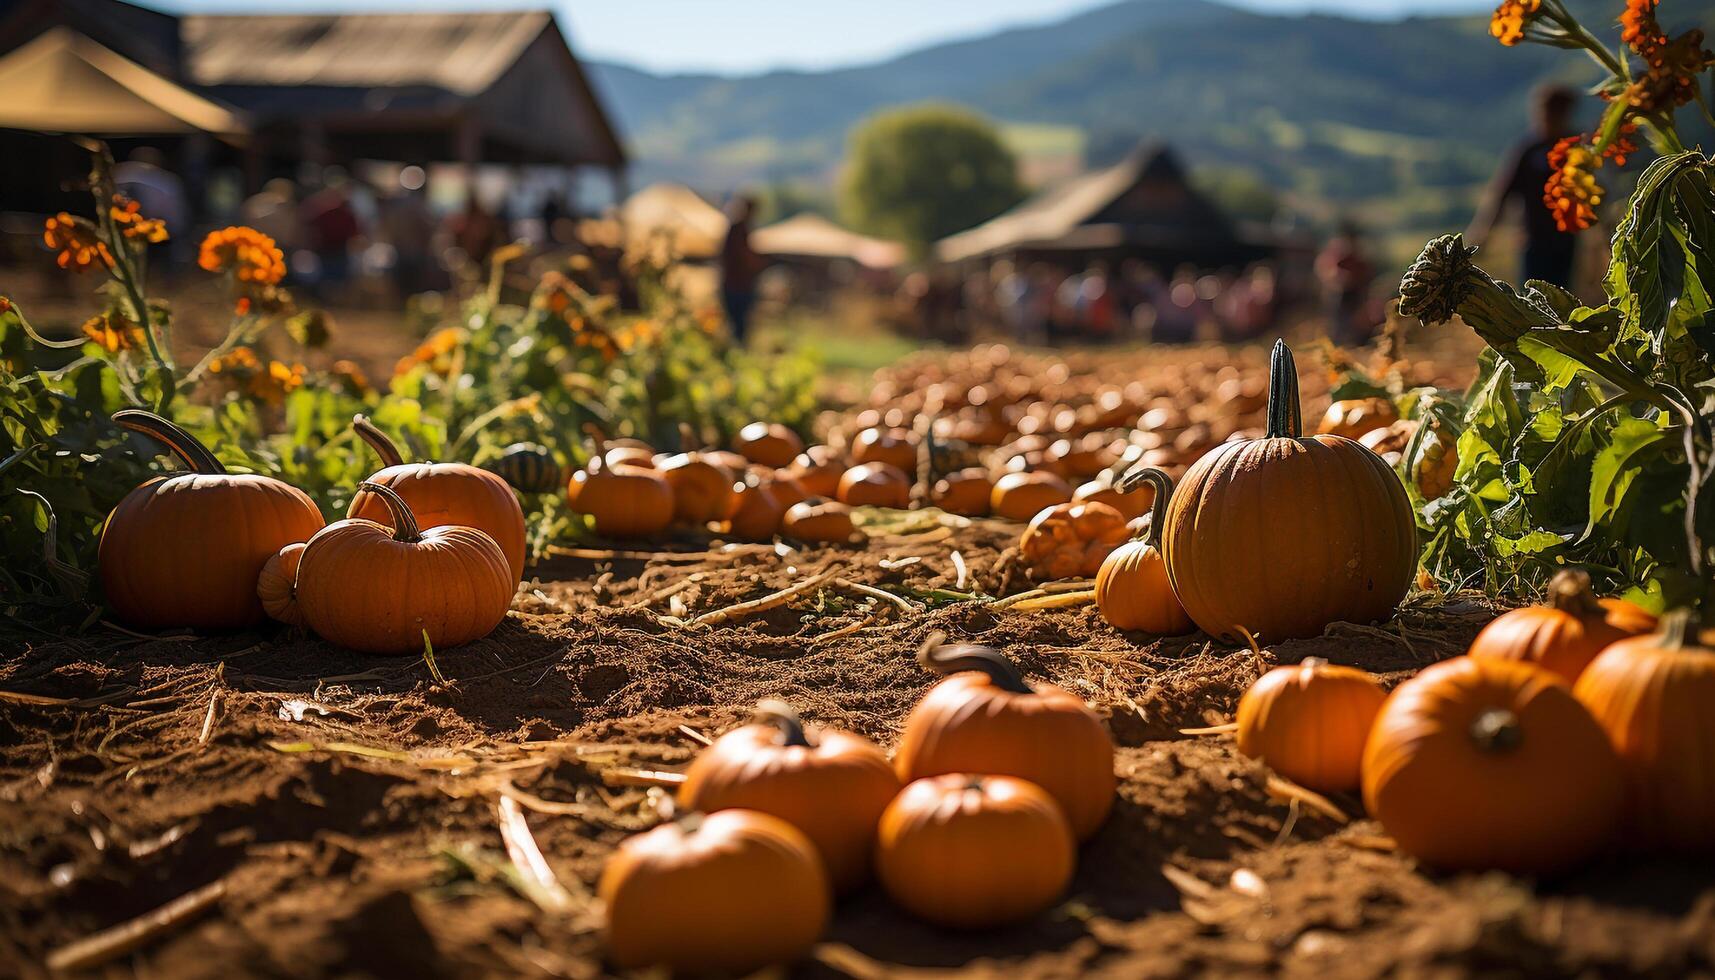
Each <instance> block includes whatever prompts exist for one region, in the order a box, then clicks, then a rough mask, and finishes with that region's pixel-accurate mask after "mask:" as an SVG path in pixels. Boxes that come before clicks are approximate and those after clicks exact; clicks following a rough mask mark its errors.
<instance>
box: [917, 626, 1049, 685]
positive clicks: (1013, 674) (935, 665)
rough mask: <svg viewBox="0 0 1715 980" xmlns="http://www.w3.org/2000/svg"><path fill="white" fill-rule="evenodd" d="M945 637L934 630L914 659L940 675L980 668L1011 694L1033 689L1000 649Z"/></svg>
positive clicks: (995, 683) (1015, 665)
mask: <svg viewBox="0 0 1715 980" xmlns="http://www.w3.org/2000/svg"><path fill="white" fill-rule="evenodd" d="M946 639H947V634H945V633H942V632H940V631H936V632H934V633H931V634H929V638H928V639H926V640H924V641H923V648H922V649H921V650H919V651H917V663H918V664H919V665H921V666H922V667H923V669H924V670H927V671H930V672H932V673H936V674H941V675H943V676H944V675H947V674H956V673H958V672H960V671H964V670H980V671H982V672H983V673H984V674H987V675H988V679H989V683H991V684H993V685H994V686H995V687H998V688H1000V689H1001V690H1003V691H1011V692H1012V693H1014V694H1034V693H1036V692H1034V691H1032V690H1031V689H1030V685H1029V684H1026V683H1025V682H1024V675H1023V674H1022V673H1020V672H1019V670H1018V665H1017V664H1015V663H1013V662H1012V661H1011V660H1008V659H1007V658H1006V656H1005V655H1004V654H1002V653H1001V652H1000V651H999V650H996V649H994V648H993V647H985V646H979V645H977V644H975V643H951V644H949V643H945V642H943V641H945V640H946Z"/></svg>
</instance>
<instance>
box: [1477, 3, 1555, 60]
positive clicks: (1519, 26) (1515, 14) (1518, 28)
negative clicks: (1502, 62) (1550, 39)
mask: <svg viewBox="0 0 1715 980" xmlns="http://www.w3.org/2000/svg"><path fill="white" fill-rule="evenodd" d="M1541 12H1542V0H1501V5H1500V6H1498V7H1496V8H1495V13H1494V15H1493V16H1492V17H1490V18H1489V33H1490V34H1491V35H1493V36H1494V38H1495V39H1496V40H1497V41H1500V42H1501V43H1502V44H1504V45H1506V46H1507V47H1509V48H1510V47H1512V46H1513V45H1515V44H1517V43H1519V42H1520V41H1523V40H1524V32H1525V28H1527V27H1529V26H1530V25H1531V22H1532V21H1534V20H1536V18H1537V15H1538V14H1540V13H1541Z"/></svg>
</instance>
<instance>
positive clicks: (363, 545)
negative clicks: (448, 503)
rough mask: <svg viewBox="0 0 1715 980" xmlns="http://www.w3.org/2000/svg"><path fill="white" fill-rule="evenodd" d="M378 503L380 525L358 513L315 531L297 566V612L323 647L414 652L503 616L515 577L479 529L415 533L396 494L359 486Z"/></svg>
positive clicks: (485, 627)
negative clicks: (383, 508) (384, 514)
mask: <svg viewBox="0 0 1715 980" xmlns="http://www.w3.org/2000/svg"><path fill="white" fill-rule="evenodd" d="M359 489H360V490H364V491H367V492H368V493H371V494H373V495H375V497H376V498H377V499H379V500H381V501H382V502H383V503H385V504H386V505H387V507H388V509H389V510H390V512H391V513H390V514H389V515H388V523H387V524H379V523H377V522H375V521H371V520H367V519H365V518H361V517H348V518H346V519H345V520H343V521H336V522H334V523H333V524H329V525H328V526H327V527H325V528H323V529H321V530H320V531H317V532H316V536H315V537H313V538H311V539H310V541H309V544H307V545H305V547H304V553H303V555H302V556H301V558H300V559H299V562H298V578H297V592H298V609H299V611H300V612H302V614H303V617H304V623H305V625H307V626H309V628H310V629H312V630H314V631H315V632H316V634H317V635H319V636H321V637H322V638H323V639H325V640H327V641H328V642H330V643H335V644H338V645H339V646H343V647H349V648H350V649H353V650H360V651H363V652H365V653H417V652H421V651H422V649H423V641H424V638H425V637H427V639H428V641H429V642H430V643H433V644H434V646H435V648H436V649H440V648H442V647H452V646H458V645H459V644H461V643H469V642H470V641H472V640H477V639H481V638H482V637H484V636H487V635H488V634H489V633H490V632H492V631H493V630H494V628H495V627H496V626H499V625H500V621H501V620H502V619H505V618H506V609H507V607H508V606H510V605H511V604H512V593H513V592H514V591H515V590H516V589H517V586H518V582H517V580H516V579H514V578H512V577H511V574H512V569H511V567H510V566H509V565H507V563H506V553H505V552H503V551H501V550H500V545H499V544H497V543H496V542H495V540H494V538H492V537H490V536H489V535H488V532H486V531H483V530H481V529H480V528H474V527H464V526H461V525H457V524H442V525H439V526H436V527H431V528H429V529H427V530H422V529H420V528H419V527H418V525H417V519H416V516H415V515H413V514H412V513H411V505H410V504H409V503H407V502H406V501H405V498H404V496H403V495H402V494H399V493H396V492H395V491H394V490H393V488H392V487H389V486H387V485H385V484H381V483H365V484H362V485H361V486H360V487H359Z"/></svg>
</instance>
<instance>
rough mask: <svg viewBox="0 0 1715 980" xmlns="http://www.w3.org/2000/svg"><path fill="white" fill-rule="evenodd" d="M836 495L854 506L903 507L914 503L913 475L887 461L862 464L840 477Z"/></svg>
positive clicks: (841, 500)
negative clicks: (912, 493)
mask: <svg viewBox="0 0 1715 980" xmlns="http://www.w3.org/2000/svg"><path fill="white" fill-rule="evenodd" d="M837 496H838V497H839V500H840V503H842V504H846V505H848V506H851V507H894V508H898V509H901V510H903V509H904V508H906V507H909V506H910V505H911V477H910V476H908V475H907V474H906V472H905V471H904V470H902V469H900V468H898V467H897V466H893V465H891V464H888V463H859V464H858V465H856V466H854V467H852V468H851V469H849V470H846V472H845V475H844V476H842V477H840V486H839V492H838V494H837Z"/></svg>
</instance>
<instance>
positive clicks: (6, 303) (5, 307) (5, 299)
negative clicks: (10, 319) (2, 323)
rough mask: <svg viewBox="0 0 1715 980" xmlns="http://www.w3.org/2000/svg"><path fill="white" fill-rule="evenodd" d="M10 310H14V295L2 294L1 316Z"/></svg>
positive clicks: (0, 301)
mask: <svg viewBox="0 0 1715 980" xmlns="http://www.w3.org/2000/svg"><path fill="white" fill-rule="evenodd" d="M10 312H12V297H10V296H0V316H5V315H6V314H8V313H10Z"/></svg>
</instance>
